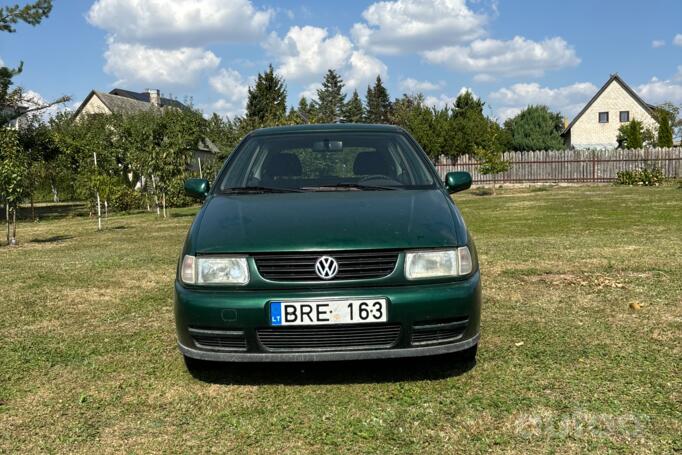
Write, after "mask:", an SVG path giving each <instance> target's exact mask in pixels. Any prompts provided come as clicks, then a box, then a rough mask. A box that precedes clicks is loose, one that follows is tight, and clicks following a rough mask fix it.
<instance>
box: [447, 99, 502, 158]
mask: <svg viewBox="0 0 682 455" xmlns="http://www.w3.org/2000/svg"><path fill="white" fill-rule="evenodd" d="M484 105H485V103H484V102H483V101H481V99H480V98H477V97H475V96H474V95H473V94H472V93H471V92H469V91H464V92H462V93H460V94H459V95H458V96H457V99H456V100H455V105H454V107H453V108H452V110H451V113H450V118H449V125H448V128H447V130H446V132H445V138H444V146H445V149H446V151H447V152H446V155H450V156H452V157H454V158H457V157H458V156H460V155H464V154H469V155H474V154H475V153H476V150H477V149H478V148H483V149H486V150H487V149H490V148H491V143H492V141H491V135H490V120H489V119H488V118H486V117H485V115H484V114H483V106H484ZM445 111H446V113H447V111H448V109H445ZM446 113H444V114H442V115H443V116H445V115H446Z"/></svg>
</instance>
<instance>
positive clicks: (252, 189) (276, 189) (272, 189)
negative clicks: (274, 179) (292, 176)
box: [221, 186, 303, 194]
mask: <svg viewBox="0 0 682 455" xmlns="http://www.w3.org/2000/svg"><path fill="white" fill-rule="evenodd" d="M221 192H222V193H223V194H249V193H253V194H259V193H260V194H262V193H302V192H303V190H300V189H298V188H286V187H281V186H241V187H234V188H224V189H223V190H222V191H221Z"/></svg>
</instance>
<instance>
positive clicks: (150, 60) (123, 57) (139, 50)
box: [104, 39, 220, 86]
mask: <svg viewBox="0 0 682 455" xmlns="http://www.w3.org/2000/svg"><path fill="white" fill-rule="evenodd" d="M104 58H105V59H106V63H105V65H104V71H105V72H107V73H109V74H113V75H114V76H116V77H117V78H118V81H117V82H116V83H117V84H130V83H133V82H138V83H144V84H150V85H153V86H158V85H191V84H193V83H194V82H196V80H197V78H198V76H199V75H200V74H201V73H204V72H205V71H207V70H212V69H214V68H216V67H217V66H218V64H219V63H220V59H219V58H218V57H216V55H215V54H214V53H213V52H211V51H207V50H204V49H200V48H191V47H182V48H178V49H157V48H152V47H147V46H144V45H142V44H130V43H119V42H116V41H114V40H113V39H110V40H109V47H108V49H107V50H106V52H105V53H104ZM157 84H158V85H157Z"/></svg>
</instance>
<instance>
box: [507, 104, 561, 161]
mask: <svg viewBox="0 0 682 455" xmlns="http://www.w3.org/2000/svg"><path fill="white" fill-rule="evenodd" d="M504 128H505V130H506V132H507V134H508V135H509V137H510V138H511V143H510V144H509V147H510V148H511V149H512V150H518V151H529V150H559V149H561V148H563V146H564V141H563V139H562V138H561V131H562V130H563V128H564V122H563V119H562V117H561V114H559V113H556V112H552V111H550V110H549V108H548V107H547V106H543V105H537V106H534V105H531V106H528V107H527V108H525V109H524V110H522V111H521V112H519V113H518V114H517V115H516V116H514V117H512V118H510V119H507V120H506V121H505V122H504Z"/></svg>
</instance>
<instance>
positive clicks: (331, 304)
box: [270, 298, 388, 326]
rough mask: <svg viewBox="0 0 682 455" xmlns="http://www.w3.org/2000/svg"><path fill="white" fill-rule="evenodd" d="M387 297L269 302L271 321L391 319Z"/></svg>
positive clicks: (316, 322) (309, 322)
mask: <svg viewBox="0 0 682 455" xmlns="http://www.w3.org/2000/svg"><path fill="white" fill-rule="evenodd" d="M387 307H388V305H387V303H386V299H380V298H367V299H354V300H322V301H300V302H294V301H275V302H270V324H271V325H276V326H279V325H323V324H361V323H368V322H386V321H387V320H388V314H387Z"/></svg>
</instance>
